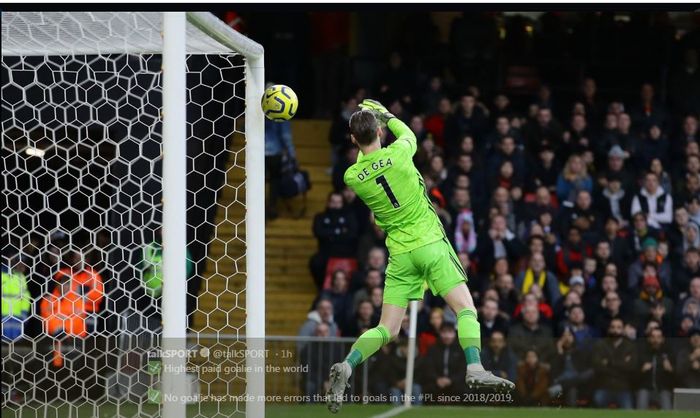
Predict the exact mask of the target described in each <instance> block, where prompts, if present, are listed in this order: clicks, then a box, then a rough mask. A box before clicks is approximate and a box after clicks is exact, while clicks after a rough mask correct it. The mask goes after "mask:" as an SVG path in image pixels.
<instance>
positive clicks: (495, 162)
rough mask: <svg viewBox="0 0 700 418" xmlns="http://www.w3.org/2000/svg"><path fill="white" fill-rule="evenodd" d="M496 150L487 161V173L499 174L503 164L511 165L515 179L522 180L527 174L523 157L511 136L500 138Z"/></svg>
mask: <svg viewBox="0 0 700 418" xmlns="http://www.w3.org/2000/svg"><path fill="white" fill-rule="evenodd" d="M498 145H499V146H498V150H497V151H496V152H495V153H494V154H493V155H492V156H491V157H490V158H489V159H488V162H487V165H486V170H487V172H488V173H499V172H500V171H501V166H502V165H503V163H504V162H506V161H509V162H510V163H511V164H512V171H513V173H514V175H515V176H516V177H520V178H523V177H524V176H525V175H526V174H527V165H526V163H525V156H524V154H523V152H522V151H520V150H519V149H518V148H517V146H516V143H515V139H513V137H511V136H505V137H503V138H501V140H500V142H499V144H498Z"/></svg>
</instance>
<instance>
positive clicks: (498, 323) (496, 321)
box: [479, 299, 508, 341]
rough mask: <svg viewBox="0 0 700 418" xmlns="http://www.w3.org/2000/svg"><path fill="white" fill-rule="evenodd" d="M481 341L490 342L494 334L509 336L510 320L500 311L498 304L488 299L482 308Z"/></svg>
mask: <svg viewBox="0 0 700 418" xmlns="http://www.w3.org/2000/svg"><path fill="white" fill-rule="evenodd" d="M480 314H481V315H480V318H479V319H480V322H481V339H482V341H488V339H489V338H491V335H493V333H494V332H500V333H501V334H503V335H507V334H508V318H507V317H506V316H505V315H503V314H502V313H500V312H499V311H498V302H497V301H495V300H493V299H486V300H484V303H483V304H482V306H481V311H480Z"/></svg>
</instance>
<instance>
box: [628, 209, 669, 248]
mask: <svg viewBox="0 0 700 418" xmlns="http://www.w3.org/2000/svg"><path fill="white" fill-rule="evenodd" d="M660 237H661V232H660V231H659V230H658V229H657V228H654V227H652V226H649V224H648V223H647V215H646V214H645V213H644V212H641V211H640V212H637V213H634V214H633V215H632V231H631V234H629V241H630V245H629V246H630V249H631V250H632V251H633V252H634V254H635V255H638V254H639V253H640V252H642V250H643V249H644V248H643V244H644V242H645V241H646V240H647V239H648V238H651V239H652V240H653V241H654V242H658V240H659V238H660ZM649 243H651V241H649Z"/></svg>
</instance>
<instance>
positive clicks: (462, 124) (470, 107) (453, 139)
mask: <svg viewBox="0 0 700 418" xmlns="http://www.w3.org/2000/svg"><path fill="white" fill-rule="evenodd" d="M486 124H487V119H486V116H485V115H484V112H483V110H482V109H481V107H479V106H477V102H476V98H475V97H474V96H473V95H472V94H465V95H463V96H462V97H461V98H460V101H459V106H458V107H457V109H456V110H455V112H454V114H453V115H452V116H450V117H449V118H448V119H447V120H446V121H445V149H446V151H447V152H452V151H454V150H455V149H456V148H457V146H458V145H459V140H460V139H461V138H462V137H463V136H464V135H474V136H476V137H477V138H478V137H480V135H481V134H482V133H483V131H484V129H485V128H486Z"/></svg>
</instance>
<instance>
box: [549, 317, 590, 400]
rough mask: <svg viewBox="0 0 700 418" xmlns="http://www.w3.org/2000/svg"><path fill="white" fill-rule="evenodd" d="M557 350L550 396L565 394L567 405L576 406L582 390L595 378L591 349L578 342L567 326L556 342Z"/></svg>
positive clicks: (553, 362)
mask: <svg viewBox="0 0 700 418" xmlns="http://www.w3.org/2000/svg"><path fill="white" fill-rule="evenodd" d="M556 347H557V350H556V354H555V355H554V358H553V360H552V376H553V379H552V386H550V387H549V389H548V393H549V396H550V397H558V396H559V395H561V394H563V395H564V400H565V402H566V405H567V406H576V404H577V400H578V399H579V396H580V394H581V392H582V391H583V390H584V389H585V388H586V386H587V384H588V383H589V382H590V381H591V379H592V378H593V374H594V372H593V368H592V367H591V355H590V349H589V347H588V346H586V345H581V344H578V341H577V338H576V336H575V335H574V333H573V332H572V331H571V329H569V328H565V329H564V332H563V333H562V335H561V337H559V340H557V344H556Z"/></svg>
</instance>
